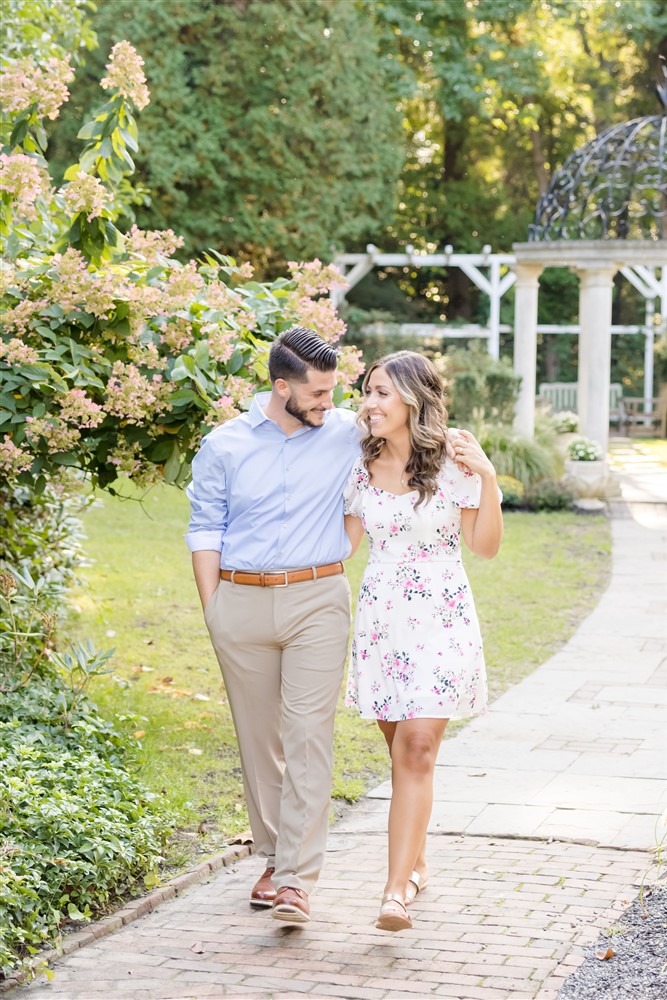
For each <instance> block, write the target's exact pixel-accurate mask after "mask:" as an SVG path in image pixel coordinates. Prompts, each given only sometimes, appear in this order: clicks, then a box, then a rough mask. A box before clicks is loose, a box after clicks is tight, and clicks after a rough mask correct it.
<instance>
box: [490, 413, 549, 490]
mask: <svg viewBox="0 0 667 1000" xmlns="http://www.w3.org/2000/svg"><path fill="white" fill-rule="evenodd" d="M477 438H478V440H479V443H480V444H481V446H482V448H483V449H484V451H485V452H486V454H487V455H488V457H489V458H490V460H491V461H492V462H493V465H494V467H495V470H496V472H497V473H498V475H499V476H512V478H514V479H518V480H519V482H520V483H522V484H523V485H524V486H530V485H531V484H532V483H536V482H539V481H540V480H541V479H548V478H550V477H551V476H553V474H554V472H555V469H556V463H557V459H556V455H555V453H554V452H553V451H551V450H549V449H548V448H547V447H545V445H542V444H540V443H539V442H538V441H534V440H532V439H531V438H525V437H521V436H520V435H518V434H516V433H515V432H514V431H513V430H512V429H511V427H506V426H504V425H497V426H489V425H481V426H480V427H478V428H477Z"/></svg>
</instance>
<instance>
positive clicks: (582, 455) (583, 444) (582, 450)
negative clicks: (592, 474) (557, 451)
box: [567, 437, 604, 462]
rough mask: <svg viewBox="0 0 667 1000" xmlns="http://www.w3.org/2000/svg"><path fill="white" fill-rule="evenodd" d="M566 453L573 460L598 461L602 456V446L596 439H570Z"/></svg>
mask: <svg viewBox="0 0 667 1000" xmlns="http://www.w3.org/2000/svg"><path fill="white" fill-rule="evenodd" d="M567 453H568V456H569V457H570V458H571V459H572V461H573V462H599V461H600V459H601V458H603V457H604V456H603V453H602V448H601V447H600V445H599V444H598V443H597V441H592V440H591V438H586V437H580V438H577V440H576V441H572V442H571V443H570V444H569V445H568V448H567Z"/></svg>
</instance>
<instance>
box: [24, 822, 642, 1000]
mask: <svg viewBox="0 0 667 1000" xmlns="http://www.w3.org/2000/svg"><path fill="white" fill-rule="evenodd" d="M330 846H331V848H332V849H331V850H330V851H329V853H328V855H327V861H326V865H325V869H324V872H323V875H322V878H321V880H320V884H319V887H318V889H317V891H316V892H315V893H314V894H313V896H312V904H313V918H312V920H311V922H310V924H308V925H307V926H306V927H304V928H295V929H291V928H289V929H288V928H283V927H281V926H280V925H279V924H278V923H277V922H276V921H274V920H272V918H271V917H270V916H269V914H268V913H267V912H266V911H257V912H256V911H253V910H251V909H250V907H249V905H248V902H247V893H248V890H249V886H250V885H251V884H252V883H253V882H254V879H255V877H256V874H257V873H258V871H259V870H260V868H261V863H260V861H259V860H258V859H254V858H251V859H247V860H243V861H241V862H239V863H238V864H237V865H236V867H235V869H223V870H222V871H221V872H220V873H218V874H217V875H216V876H215V877H214V878H213V879H211V880H210V881H209V882H207V883H205V884H202V885H198V886H195V887H194V888H192V889H190V890H189V891H188V892H186V893H185V894H184V895H183V896H180V897H177V898H176V899H174V900H170V901H168V902H166V903H164V904H162V905H161V906H160V907H159V908H158V909H157V910H156V911H154V912H153V913H150V914H148V915H147V916H145V917H143V918H142V919H140V920H137V921H135V922H134V923H132V924H130V925H128V926H127V927H124V928H123V929H122V930H120V931H118V932H117V933H115V934H112V935H110V936H108V937H105V938H103V939H102V940H100V941H97V942H95V943H94V944H91V945H88V946H87V947H85V948H83V949H82V950H81V951H79V952H77V953H75V954H74V955H71V956H69V957H68V958H67V959H66V960H65V961H64V962H62V963H60V964H57V965H56V967H55V973H56V975H55V978H54V980H53V981H52V982H51V983H49V984H44V983H35V984H33V985H32V986H30V987H23V988H20V989H18V990H15V991H12V993H11V994H10V996H11V998H12V1000H19V997H20V998H22V1000H41V998H47V997H53V998H56V997H60V998H63V997H66V998H67V1000H98V998H99V1000H102V998H103V997H105V998H106V997H113V998H118V1000H120V998H123V1000H171V998H173V1000H176V998H178V1000H186V998H193V1000H198V998H199V997H202V998H203V997H227V996H232V997H233V996H238V997H240V996H245V997H254V998H257V1000H266V998H272V997H280V998H282V1000H287V998H294V997H301V996H303V995H304V994H308V996H309V997H311V998H313V997H327V998H331V997H339V998H343V997H346V998H350V1000H384V998H391V1000H401V998H410V1000H420V998H424V997H450V998H453V997H458V998H465V1000H505V998H510V997H511V998H513V1000H519V998H521V1000H528V998H533V997H539V1000H552V998H554V997H555V996H556V991H557V988H558V986H559V985H560V983H561V982H562V980H563V977H564V976H565V975H567V974H568V973H569V972H571V971H572V969H573V968H574V967H576V965H577V964H578V962H579V959H578V958H577V956H576V955H572V954H571V953H572V949H573V946H575V945H576V946H582V945H584V944H588V943H590V942H591V941H594V940H595V939H596V937H597V929H598V928H604V927H608V926H610V925H612V924H613V923H615V921H616V920H617V919H618V916H619V915H620V912H621V910H622V909H624V908H625V905H626V903H627V901H629V900H630V899H632V898H634V896H635V895H636V892H637V888H636V887H637V885H638V883H639V880H640V879H641V877H642V875H643V873H644V871H645V869H646V868H647V867H648V864H649V861H648V859H647V857H646V856H645V855H644V854H642V853H641V852H636V851H619V850H611V849H607V850H601V849H599V848H598V849H595V848H592V847H585V846H581V845H578V844H564V843H552V844H545V843H540V842H539V841H525V840H500V839H486V838H477V837H452V836H446V835H441V836H437V835H436V836H434V837H433V838H432V842H431V868H432V875H431V879H430V882H429V885H428V887H427V889H426V890H425V891H424V893H423V895H422V896H420V897H419V898H418V900H417V902H415V904H414V906H413V908H412V912H413V919H414V923H415V926H414V929H413V930H412V931H406V932H402V933H400V934H389V933H386V932H383V931H378V930H376V929H375V927H374V922H375V918H376V915H377V909H378V900H379V895H380V893H381V889H382V884H383V881H384V863H385V846H386V842H385V837H384V835H381V834H371V835H363V836H358V837H355V836H353V835H336V834H333V835H332V837H331V845H330ZM615 907H616V908H615Z"/></svg>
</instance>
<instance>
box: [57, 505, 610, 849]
mask: <svg viewBox="0 0 667 1000" xmlns="http://www.w3.org/2000/svg"><path fill="white" fill-rule="evenodd" d="M126 489H128V490H129V487H126ZM187 518H188V504H187V499H186V497H185V496H184V494H183V493H181V492H180V491H178V490H177V489H176V488H174V487H159V488H156V489H153V490H152V491H150V492H149V493H148V494H147V495H146V496H145V497H144V499H143V501H142V502H141V503H139V502H138V501H136V500H124V501H122V500H119V499H116V498H113V497H110V496H108V495H103V496H101V497H100V498H99V499H98V500H97V501H96V503H95V504H94V505H93V506H92V507H91V508H90V509H89V510H88V511H87V512H86V514H85V515H84V524H85V529H86V533H87V536H88V542H87V545H86V550H87V554H88V556H89V557H90V565H89V566H87V567H85V568H84V569H83V570H82V571H81V577H82V586H81V587H80V589H79V590H78V591H77V592H76V593H75V594H74V598H73V602H74V611H73V616H72V621H71V633H72V635H73V637H76V638H81V639H83V638H87V637H89V636H90V637H92V638H93V639H94V641H95V642H96V643H97V644H98V645H99V646H102V647H104V648H110V647H112V646H115V648H116V655H115V656H114V658H113V660H112V667H113V673H112V674H110V675H107V676H105V677H100V678H97V679H96V680H95V682H94V684H93V687H92V690H91V693H92V696H93V697H94V699H95V700H96V701H97V703H98V704H99V706H100V708H101V709H102V711H103V712H104V713H105V714H106V715H108V716H109V717H116V718H117V717H119V716H120V717H121V719H122V720H124V721H123V724H124V725H126V726H129V727H130V731H131V732H133V733H136V734H137V738H138V739H139V740H140V741H141V743H142V746H143V754H142V757H143V766H142V772H141V775H142V779H143V780H144V782H145V783H146V784H147V785H148V786H149V787H150V788H151V789H153V790H154V791H157V792H159V793H162V794H164V795H165V796H166V798H167V799H168V801H169V802H170V804H171V806H172V807H173V809H174V810H175V812H176V815H177V819H178V824H179V833H178V835H177V836H176V837H175V838H174V842H173V847H172V854H171V856H170V861H171V862H172V863H173V864H178V863H182V862H184V861H186V860H187V859H188V858H189V857H191V856H192V854H193V853H195V852H197V851H200V850H203V851H206V852H210V851H212V850H214V849H217V848H218V847H219V846H220V844H221V843H222V842H224V841H227V840H228V839H229V838H231V837H233V836H234V835H236V834H238V833H239V832H241V831H244V830H246V829H247V827H248V821H247V815H246V812H245V806H244V801H243V791H242V785H241V775H240V769H239V763H238V758H237V753H236V744H235V737H234V730H233V726H232V722H231V718H230V714H229V708H228V705H227V701H226V698H225V692H224V688H223V686H222V683H221V679H220V674H219V670H218V665H217V662H216V660H215V657H214V654H213V652H212V650H211V648H210V645H209V640H208V633H207V631H206V628H205V626H204V622H203V619H202V616H201V612H200V609H199V603H198V598H197V593H196V589H195V585H194V581H193V578H192V572H191V568H190V555H189V552H188V550H187V548H186V545H185V542H184V540H183V533H184V532H185V530H186V526H187ZM505 524H506V532H505V539H504V541H503V547H502V550H501V553H500V555H499V556H498V557H497V558H496V559H494V560H493V561H492V562H487V561H484V560H480V559H477V558H475V557H470V558H468V559H467V565H468V571H469V575H470V578H471V582H472V586H473V590H474V593H475V597H476V603H477V607H478V612H479V615H480V619H481V621H482V628H483V633H484V636H485V647H486V654H487V665H488V673H489V686H490V691H491V697H492V698H496V697H498V695H499V694H501V693H502V692H503V691H505V690H506V689H507V688H508V687H510V686H511V685H512V684H515V683H516V682H517V681H519V680H520V679H521V678H522V677H524V676H526V674H528V673H530V671H531V670H532V669H534V667H536V666H537V665H538V664H540V663H542V662H543V661H544V660H545V659H546V658H547V657H548V656H549V655H550V654H551V653H552V652H554V651H555V650H556V649H558V648H559V646H560V645H561V644H562V643H564V642H565V641H566V640H567V638H568V637H569V636H570V635H571V634H572V632H573V630H574V628H575V627H576V625H577V623H578V622H579V621H580V620H581V619H582V618H583V617H584V616H585V615H586V614H587V613H588V612H589V610H590V609H591V608H592V607H593V606H594V605H595V602H596V600H597V598H598V597H599V595H600V593H601V591H602V590H603V589H604V587H605V585H606V582H607V578H608V573H609V568H610V532H609V524H608V522H607V520H606V519H605V518H601V517H585V516H584V517H582V516H578V515H575V514H569V513H561V514H549V515H546V514H525V513H511V514H507V515H506V517H505ZM364 560H365V551H363V552H360V553H359V554H358V555H357V556H356V557H355V559H354V560H352V561H351V563H349V564H348V573H349V577H350V583H351V586H352V591H353V593H355V592H356V590H357V589H358V585H359V580H360V577H361V573H362V570H363V564H364ZM459 725H461V724H459ZM452 729H454V727H452ZM387 771H388V768H387V758H386V752H385V749H384V741H383V740H382V739H381V737H380V735H379V732H378V730H377V727H376V726H375V723H369V722H364V721H362V720H360V719H358V718H357V716H356V715H355V714H353V713H352V712H351V711H349V710H348V709H345V708H343V707H342V706H341V710H340V711H339V713H338V719H337V725H336V774H335V781H334V796H335V798H336V800H337V803H336V805H337V808H341V806H342V804H343V803H344V801H345V800H347V801H350V800H353V799H355V798H357V797H358V796H359V795H360V794H362V793H363V791H364V790H365V789H366V788H368V787H369V786H371V785H373V784H374V783H377V782H378V781H379V780H380V779H382V778H384V777H385V776H386V774H387ZM198 831H199V832H198Z"/></svg>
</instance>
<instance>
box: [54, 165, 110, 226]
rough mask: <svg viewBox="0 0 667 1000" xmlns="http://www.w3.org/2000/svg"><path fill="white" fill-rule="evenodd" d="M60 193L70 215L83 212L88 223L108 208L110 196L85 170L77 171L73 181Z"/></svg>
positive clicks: (95, 178) (99, 182) (100, 183)
mask: <svg viewBox="0 0 667 1000" xmlns="http://www.w3.org/2000/svg"><path fill="white" fill-rule="evenodd" d="M60 193H61V194H62V196H63V198H64V200H65V207H66V208H67V211H68V212H69V213H70V215H78V214H79V213H81V212H83V213H85V215H86V216H87V218H88V222H91V221H92V219H95V218H97V216H98V215H101V214H102V212H104V210H105V209H106V208H108V207H109V202H110V199H111V196H110V194H109V192H108V191H107V189H106V188H105V187H104V185H103V184H102V182H101V181H99V180H98V179H97V177H92V176H91V175H90V174H87V173H86V172H85V170H79V172H78V173H77V175H76V177H75V178H74V180H71V181H70V182H69V184H67V185H66V186H65V187H63V188H61V190H60Z"/></svg>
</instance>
